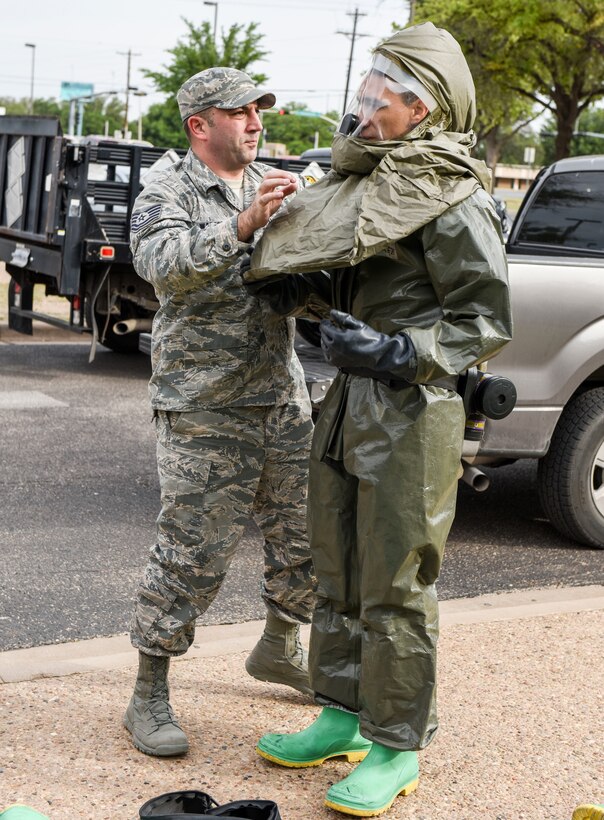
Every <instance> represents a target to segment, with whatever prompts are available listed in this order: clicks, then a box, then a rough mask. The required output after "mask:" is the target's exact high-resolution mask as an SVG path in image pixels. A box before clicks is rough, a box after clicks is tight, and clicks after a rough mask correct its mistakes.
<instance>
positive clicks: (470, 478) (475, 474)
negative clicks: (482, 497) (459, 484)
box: [461, 462, 491, 493]
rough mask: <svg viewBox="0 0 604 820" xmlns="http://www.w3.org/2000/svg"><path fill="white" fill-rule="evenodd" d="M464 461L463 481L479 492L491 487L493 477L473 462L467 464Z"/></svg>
mask: <svg viewBox="0 0 604 820" xmlns="http://www.w3.org/2000/svg"><path fill="white" fill-rule="evenodd" d="M462 463H463V473H462V476H461V479H462V481H465V482H466V484H468V485H469V486H470V487H471V488H472V489H473V490H476V492H477V493H484V491H485V490H488V489H489V486H490V484H491V479H490V478H489V477H488V475H486V474H485V473H483V472H482V470H479V469H478V468H477V467H474V466H472V465H471V464H467V463H466V462H462Z"/></svg>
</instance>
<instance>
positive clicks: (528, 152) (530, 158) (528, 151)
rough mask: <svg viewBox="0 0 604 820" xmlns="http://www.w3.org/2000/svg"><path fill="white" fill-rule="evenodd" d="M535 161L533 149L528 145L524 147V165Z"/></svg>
mask: <svg viewBox="0 0 604 820" xmlns="http://www.w3.org/2000/svg"><path fill="white" fill-rule="evenodd" d="M534 161H535V149H534V148H533V147H532V146H531V145H529V146H527V147H526V148H525V149H524V162H525V164H526V165H532V164H533V162H534Z"/></svg>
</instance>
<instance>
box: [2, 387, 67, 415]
mask: <svg viewBox="0 0 604 820" xmlns="http://www.w3.org/2000/svg"><path fill="white" fill-rule="evenodd" d="M40 407H69V405H68V404H67V402H64V401H59V400H58V399H53V398H52V396H47V395H46V393H41V392H40V391H39V390H7V391H6V392H2V393H0V410H37V409H38V408H40Z"/></svg>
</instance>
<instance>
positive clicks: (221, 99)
mask: <svg viewBox="0 0 604 820" xmlns="http://www.w3.org/2000/svg"><path fill="white" fill-rule="evenodd" d="M176 99H177V101H178V107H179V109H180V116H181V117H182V119H183V121H184V120H186V119H187V117H192V116H193V114H198V113H199V112H200V111H203V110H204V109H205V108H239V106H241V105H247V104H248V103H251V102H258V105H259V107H260V108H271V107H272V106H273V105H274V104H275V95H274V94H271V93H270V92H269V91H264V90H262V89H260V88H257V87H256V86H255V85H254V81H253V80H252V78H251V77H248V75H247V74H245V73H244V72H243V71H239V70H238V69H236V68H225V67H222V66H219V67H216V68H206V69H205V70H204V71H200V72H199V74H194V75H193V76H192V77H189V79H188V80H186V81H185V82H184V83H183V84H182V85H181V87H180V89H179V91H178V94H177V95H176Z"/></svg>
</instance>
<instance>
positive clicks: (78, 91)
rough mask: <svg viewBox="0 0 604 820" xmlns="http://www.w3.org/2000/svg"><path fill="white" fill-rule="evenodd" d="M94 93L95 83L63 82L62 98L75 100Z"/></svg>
mask: <svg viewBox="0 0 604 820" xmlns="http://www.w3.org/2000/svg"><path fill="white" fill-rule="evenodd" d="M91 94H94V85H93V84H92V83H69V82H62V83H61V99H62V100H75V99H78V98H80V97H90V96H91Z"/></svg>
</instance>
